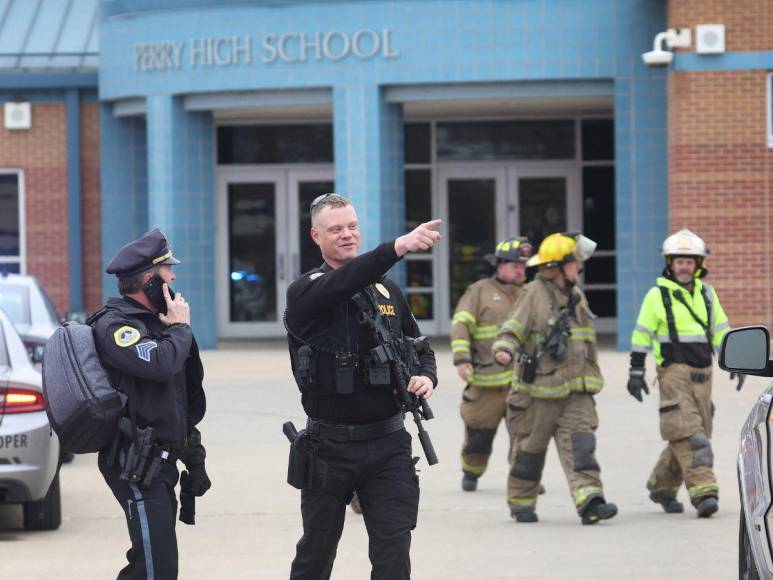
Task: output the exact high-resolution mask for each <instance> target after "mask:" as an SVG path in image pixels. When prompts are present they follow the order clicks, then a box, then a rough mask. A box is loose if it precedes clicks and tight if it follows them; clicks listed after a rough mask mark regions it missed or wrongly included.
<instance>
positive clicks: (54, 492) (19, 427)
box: [0, 309, 62, 530]
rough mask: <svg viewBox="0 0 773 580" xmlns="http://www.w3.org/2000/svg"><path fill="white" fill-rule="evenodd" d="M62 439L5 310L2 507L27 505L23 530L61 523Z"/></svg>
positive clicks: (0, 357) (0, 323)
mask: <svg viewBox="0 0 773 580" xmlns="http://www.w3.org/2000/svg"><path fill="white" fill-rule="evenodd" d="M58 469H59V439H57V437H56V435H55V434H54V433H53V432H52V430H51V427H50V426H49V424H48V417H47V416H46V411H45V406H44V402H43V387H42V380H41V375H40V372H38V370H37V369H36V368H35V367H34V366H33V364H32V362H31V361H30V360H29V357H28V356H27V350H26V349H25V347H24V344H23V343H22V341H21V338H19V335H18V333H17V331H16V329H15V328H14V325H13V324H12V323H11V320H10V319H9V318H8V316H7V315H6V314H5V312H4V311H3V310H2V309H0V503H17V504H22V508H23V514H24V527H25V528H27V529H28V530H53V529H56V528H58V527H59V525H60V524H61V522H62V509H61V501H60V494H59V472H58Z"/></svg>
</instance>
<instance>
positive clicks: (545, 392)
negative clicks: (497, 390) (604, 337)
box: [494, 275, 604, 399]
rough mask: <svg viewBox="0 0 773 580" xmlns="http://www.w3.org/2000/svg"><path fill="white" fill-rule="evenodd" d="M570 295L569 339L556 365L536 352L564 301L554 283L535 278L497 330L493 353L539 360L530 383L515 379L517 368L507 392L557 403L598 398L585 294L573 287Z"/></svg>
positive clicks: (595, 355)
mask: <svg viewBox="0 0 773 580" xmlns="http://www.w3.org/2000/svg"><path fill="white" fill-rule="evenodd" d="M572 292H575V293H578V294H579V296H580V300H579V303H578V305H577V307H576V309H575V312H576V315H575V317H571V318H570V325H569V326H570V333H571V334H570V337H569V340H568V341H567V351H566V355H565V356H564V358H563V360H561V361H558V360H556V359H555V358H553V357H552V356H551V355H550V354H548V353H547V352H541V351H542V343H543V342H544V340H545V337H546V336H547V335H548V334H549V332H550V329H551V323H552V321H555V320H556V319H557V318H558V315H559V313H560V310H561V309H562V308H563V307H564V306H566V304H567V303H568V301H569V297H568V295H567V294H566V293H565V292H564V291H563V290H561V289H560V288H559V287H558V286H557V285H556V284H555V283H553V282H552V281H550V280H547V279H546V278H543V277H541V276H540V275H537V279H535V281H534V282H531V283H529V284H527V285H526V287H525V288H524V290H523V291H522V292H521V295H520V296H519V298H518V301H517V302H516V304H515V308H514V310H513V314H512V315H511V317H510V319H509V320H508V321H507V322H505V323H504V324H503V325H502V328H501V329H500V332H499V336H498V337H497V339H496V341H495V342H494V348H497V349H501V350H505V351H507V352H509V353H511V354H513V355H514V356H515V357H516V358H517V357H518V354H519V353H525V354H528V355H532V356H534V355H539V363H538V366H537V375H536V378H535V380H534V382H533V383H531V384H526V383H522V382H521V380H520V372H519V369H516V372H515V373H514V376H513V387H514V388H516V389H517V390H518V391H523V392H526V393H529V395H531V396H532V397H535V398H539V399H560V398H563V397H566V396H568V395H569V394H570V393H572V392H580V393H583V392H584V393H598V392H599V391H601V389H602V388H603V386H604V379H603V378H602V376H601V370H600V369H599V365H598V352H597V348H596V332H595V331H594V329H593V323H592V321H591V316H592V315H591V312H590V308H589V307H588V301H587V299H586V298H585V294H584V293H583V292H582V290H580V289H579V288H577V287H576V286H575V287H574V288H573V289H572Z"/></svg>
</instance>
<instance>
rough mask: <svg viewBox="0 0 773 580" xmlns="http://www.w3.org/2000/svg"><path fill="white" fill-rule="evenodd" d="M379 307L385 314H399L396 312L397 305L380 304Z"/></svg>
mask: <svg viewBox="0 0 773 580" xmlns="http://www.w3.org/2000/svg"><path fill="white" fill-rule="evenodd" d="M378 309H379V310H380V311H381V314H383V315H384V316H397V314H395V307H394V305H393V304H379V305H378Z"/></svg>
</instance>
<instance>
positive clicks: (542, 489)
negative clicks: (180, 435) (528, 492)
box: [539, 483, 545, 495]
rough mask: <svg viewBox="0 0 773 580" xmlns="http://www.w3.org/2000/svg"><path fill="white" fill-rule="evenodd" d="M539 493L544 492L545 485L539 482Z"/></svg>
mask: <svg viewBox="0 0 773 580" xmlns="http://www.w3.org/2000/svg"><path fill="white" fill-rule="evenodd" d="M539 494H540V495H544V494H545V486H544V485H542V484H541V483H540V484H539Z"/></svg>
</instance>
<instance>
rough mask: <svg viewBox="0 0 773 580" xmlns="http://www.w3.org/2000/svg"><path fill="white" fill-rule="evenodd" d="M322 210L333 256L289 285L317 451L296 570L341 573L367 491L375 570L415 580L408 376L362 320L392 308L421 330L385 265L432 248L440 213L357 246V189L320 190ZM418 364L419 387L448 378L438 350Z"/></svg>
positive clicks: (401, 323) (318, 210)
mask: <svg viewBox="0 0 773 580" xmlns="http://www.w3.org/2000/svg"><path fill="white" fill-rule="evenodd" d="M311 218H312V227H311V237H312V238H313V240H314V242H315V243H316V244H317V245H318V246H319V248H320V250H321V252H322V258H323V259H324V263H323V264H322V266H320V267H319V268H316V269H314V270H311V271H310V272H307V273H305V274H303V275H302V276H301V277H300V278H299V279H297V280H296V281H295V282H293V283H292V284H291V285H290V287H289V288H288V290H287V312H286V326H287V331H288V341H289V346H290V355H291V363H292V368H293V374H294V375H295V379H296V381H297V383H298V387H299V388H300V390H301V393H302V395H301V401H302V404H303V408H304V410H305V412H306V414H307V415H308V422H307V425H306V436H308V438H309V446H310V447H309V449H311V450H312V456H313V467H312V469H311V473H312V474H313V475H312V476H311V478H310V481H306V482H305V484H302V485H299V486H298V487H301V488H302V491H301V514H302V516H303V537H302V538H301V539H300V541H299V542H298V545H297V553H296V557H295V560H294V561H293V564H292V571H291V574H290V577H291V578H292V579H294V580H301V579H308V580H312V579H313V580H320V579H327V578H329V577H330V574H331V571H332V568H333V560H334V558H335V554H336V547H337V545H338V540H339V538H340V537H341V532H342V530H343V525H344V516H345V512H346V504H347V503H348V502H349V501H350V500H351V498H352V493H353V492H354V491H356V492H357V495H358V497H359V500H360V503H361V504H362V510H363V516H364V518H365V526H366V528H367V530H368V535H369V538H370V550H369V555H370V560H371V564H372V566H373V572H372V576H371V577H372V578H374V579H381V580H400V579H407V578H409V577H410V570H411V566H410V555H409V548H410V543H411V530H412V529H413V528H414V527H415V526H416V517H417V512H418V507H419V482H418V478H417V476H416V470H415V468H414V461H413V459H412V457H411V436H410V435H409V433H408V432H407V431H406V430H405V427H404V425H403V416H402V414H401V413H400V408H399V406H398V405H397V403H396V399H395V394H394V391H395V388H396V380H397V378H396V377H395V374H394V372H393V371H392V370H390V368H389V367H386V368H385V367H383V366H379V365H377V364H376V361H375V359H373V358H371V357H370V352H371V349H373V348H375V347H377V346H379V344H378V343H377V341H376V339H375V337H374V335H373V333H372V332H371V331H370V330H369V329H368V327H367V326H366V325H365V324H363V321H365V320H366V318H368V319H370V320H373V319H374V318H375V317H378V316H381V317H383V318H382V319H381V321H382V322H386V324H387V325H388V327H389V329H390V332H391V334H392V336H393V337H394V339H395V340H400V341H402V340H403V339H404V337H416V336H417V335H418V334H419V332H418V327H417V325H416V321H415V319H414V317H413V315H412V314H411V312H410V310H409V308H408V305H407V303H406V301H405V299H404V298H403V296H402V293H401V292H400V289H399V288H398V287H397V285H396V284H395V283H394V282H392V281H391V280H389V279H388V278H386V277H385V273H386V272H387V270H389V268H391V267H392V266H393V265H394V264H395V263H397V262H398V261H399V260H400V258H401V257H402V256H404V255H405V254H406V253H408V252H418V251H423V250H427V249H429V248H431V247H432V246H433V244H434V243H435V242H436V241H438V240H439V239H440V237H441V236H440V233H438V232H437V231H435V228H436V227H437V226H438V225H439V224H440V220H434V221H431V222H428V223H425V224H422V225H420V226H419V227H418V228H416V229H415V230H413V231H412V232H410V233H408V234H406V235H403V236H400V237H399V238H397V239H395V240H392V241H389V242H386V243H383V244H381V245H380V246H378V247H377V248H376V249H374V250H372V251H370V252H367V253H365V254H362V255H359V256H358V253H359V247H360V227H359V222H358V221H357V214H356V213H355V210H354V207H353V206H352V204H351V203H350V201H349V200H348V199H346V198H345V197H342V196H340V195H337V194H335V193H330V194H325V195H322V196H319V197H318V198H317V199H315V200H314V201H313V202H312V204H311ZM411 374H412V376H411V377H410V382H409V384H408V391H410V392H411V393H413V394H414V395H416V396H418V397H423V398H425V399H427V398H429V397H430V396H431V395H432V392H433V389H434V387H435V385H436V384H437V379H436V367H435V356H434V353H433V352H432V351H431V350H429V349H427V350H426V351H424V352H423V353H422V354H421V355H420V361H419V364H418V368H415V369H412V372H411Z"/></svg>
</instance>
